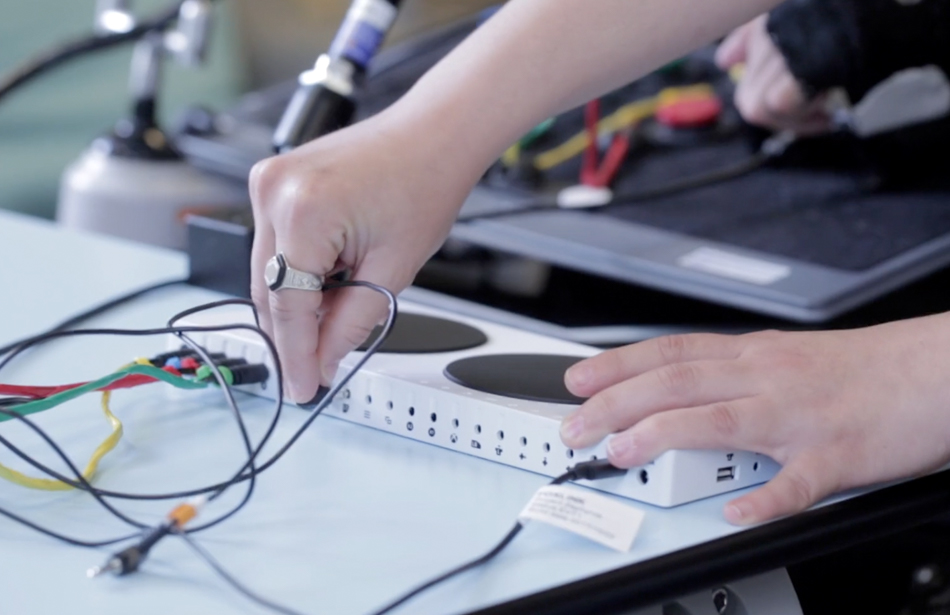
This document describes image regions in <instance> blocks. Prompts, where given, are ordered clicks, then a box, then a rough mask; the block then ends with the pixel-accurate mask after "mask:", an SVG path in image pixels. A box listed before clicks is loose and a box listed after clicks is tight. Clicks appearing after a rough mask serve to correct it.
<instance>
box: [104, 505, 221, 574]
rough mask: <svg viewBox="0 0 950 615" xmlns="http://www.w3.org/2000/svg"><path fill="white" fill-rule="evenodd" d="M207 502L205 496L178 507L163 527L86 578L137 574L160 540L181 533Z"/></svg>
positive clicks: (167, 518) (169, 515)
mask: <svg viewBox="0 0 950 615" xmlns="http://www.w3.org/2000/svg"><path fill="white" fill-rule="evenodd" d="M206 502H207V498H206V497H205V496H199V497H196V498H194V499H192V500H189V501H188V502H186V503H184V504H180V505H178V506H176V507H175V508H174V510H172V511H171V512H170V513H168V516H167V517H166V518H165V521H163V522H162V523H161V525H158V526H157V527H154V528H151V529H148V530H146V532H145V533H144V535H143V536H142V539H141V540H140V541H139V542H138V543H136V544H134V545H132V546H131V547H128V548H126V549H123V550H122V551H119V552H117V553H115V554H113V555H112V557H110V558H109V559H108V560H106V562H105V563H104V564H102V565H101V566H93V567H92V568H90V569H89V570H87V571H86V576H87V577H89V578H90V579H94V578H96V577H98V576H101V575H103V574H106V573H112V574H114V575H116V576H124V575H127V574H131V573H133V572H135V571H136V570H138V569H139V566H141V565H142V562H143V561H145V558H146V557H148V552H149V551H151V549H152V547H154V546H155V544H156V543H157V542H158V541H159V540H161V539H162V538H165V537H166V536H168V535H169V534H171V533H173V532H179V531H181V530H182V529H183V528H184V527H185V525H187V524H188V522H190V521H191V520H192V519H194V518H195V517H196V516H198V513H199V512H200V510H201V508H202V506H204V504H205V503H206Z"/></svg>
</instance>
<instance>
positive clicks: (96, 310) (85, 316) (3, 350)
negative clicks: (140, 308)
mask: <svg viewBox="0 0 950 615" xmlns="http://www.w3.org/2000/svg"><path fill="white" fill-rule="evenodd" d="M187 283H188V280H187V279H180V280H166V281H164V282H158V283H156V284H152V285H150V286H146V287H144V288H139V289H137V290H133V291H131V292H128V293H125V294H124V295H119V296H118V297H114V298H112V299H110V300H108V301H106V302H105V303H100V304H99V305H95V306H93V307H91V308H89V309H87V310H84V311H82V312H80V313H79V314H76V315H75V316H72V317H70V318H68V319H66V320H64V321H62V322H61V323H59V324H57V325H56V326H54V327H52V328H50V329H47V330H46V331H45V332H43V333H39V334H37V335H33V336H30V337H27V338H24V339H21V340H17V341H15V342H11V343H9V344H7V345H6V346H3V347H0V357H2V356H4V355H7V354H9V353H10V352H12V351H13V350H15V349H16V348H17V347H18V346H22V345H24V344H29V343H30V342H32V341H34V340H42V339H43V338H45V337H46V336H47V335H49V334H51V333H58V332H60V331H65V330H67V329H71V328H72V327H75V326H76V325H78V324H80V323H83V322H85V321H87V320H89V319H90V318H95V317H96V316H99V315H101V314H104V313H105V312H108V311H110V310H113V309H115V308H117V307H119V306H121V305H124V304H126V303H128V302H130V301H133V300H135V299H138V298H139V297H142V296H143V295H147V294H149V293H152V292H154V291H156V290H161V289H163V288H168V287H169V286H177V285H178V284H187Z"/></svg>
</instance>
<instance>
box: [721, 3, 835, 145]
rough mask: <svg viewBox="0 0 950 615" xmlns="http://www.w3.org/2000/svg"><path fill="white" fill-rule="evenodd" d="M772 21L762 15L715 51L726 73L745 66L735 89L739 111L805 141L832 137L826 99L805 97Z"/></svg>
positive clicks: (747, 116)
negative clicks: (773, 32) (775, 37)
mask: <svg viewBox="0 0 950 615" xmlns="http://www.w3.org/2000/svg"><path fill="white" fill-rule="evenodd" d="M767 19H768V17H767V16H766V15H762V16H761V17H757V18H756V19H754V20H752V21H750V22H749V23H747V24H745V25H744V26H740V27H739V28H737V29H736V30H735V31H733V33H732V34H730V35H729V36H728V37H727V38H726V40H725V41H723V43H722V45H720V46H719V49H718V51H717V52H716V63H717V64H718V65H719V67H720V68H722V69H723V70H728V69H729V68H732V67H733V66H735V65H736V64H740V63H745V69H744V71H743V75H742V77H741V78H740V79H739V83H738V85H737V86H736V94H735V104H736V108H737V109H739V113H741V114H742V117H743V118H744V119H745V120H746V121H747V122H749V123H750V124H755V125H757V126H762V127H763V128H770V129H773V130H789V131H791V132H793V133H795V134H796V135H800V136H809V135H816V134H821V133H823V132H828V131H829V130H830V129H831V119H830V117H829V115H828V112H827V111H826V106H827V96H826V95H824V94H820V95H818V96H816V97H814V98H812V99H809V98H808V97H807V96H806V95H805V91H804V89H803V88H802V86H801V84H800V83H799V82H798V81H797V80H796V79H795V77H794V76H793V75H792V73H791V72H790V71H789V70H788V65H787V64H786V63H785V57H784V56H783V55H782V52H781V51H779V49H778V48H777V47H776V46H775V43H773V42H772V37H771V36H769V33H768V31H767V30H766V21H767Z"/></svg>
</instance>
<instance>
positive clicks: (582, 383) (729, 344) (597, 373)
mask: <svg viewBox="0 0 950 615" xmlns="http://www.w3.org/2000/svg"><path fill="white" fill-rule="evenodd" d="M740 348H741V342H740V341H739V338H738V337H737V336H734V335H716V334H711V333H691V334H686V335H669V336H665V337H658V338H654V339H650V340H646V341H644V342H639V343H637V344H632V345H630V346H624V347H622V348H615V349H613V350H608V351H606V352H602V353H600V354H599V355H597V356H595V357H591V358H590V359H585V360H584V361H581V362H580V363H577V364H575V365H574V366H572V367H571V368H570V369H569V370H567V373H566V374H565V375H564V382H565V384H566V385H567V388H568V389H569V390H570V391H571V393H573V394H574V395H577V396H578V397H590V396H592V395H595V394H596V393H597V392H599V391H602V390H604V389H606V388H607V387H610V386H613V385H615V384H617V383H618V382H621V381H623V380H627V379H629V378H634V377H636V376H639V375H640V374H644V373H646V372H648V371H650V370H654V369H656V368H658V367H662V366H664V365H672V364H674V363H683V362H687V361H700V360H715V359H720V360H722V359H734V358H736V357H737V356H739V351H740Z"/></svg>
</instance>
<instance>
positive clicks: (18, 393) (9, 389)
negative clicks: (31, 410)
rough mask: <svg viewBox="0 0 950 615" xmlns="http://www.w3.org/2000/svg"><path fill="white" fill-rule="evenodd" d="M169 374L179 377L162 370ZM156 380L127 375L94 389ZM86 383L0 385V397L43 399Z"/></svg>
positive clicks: (166, 369) (148, 377) (130, 386)
mask: <svg viewBox="0 0 950 615" xmlns="http://www.w3.org/2000/svg"><path fill="white" fill-rule="evenodd" d="M162 369H164V370H165V371H166V372H168V373H169V374H172V375H173V376H179V377H180V376H181V372H179V371H178V370H177V369H175V368H174V367H164V368H162ZM156 381H157V379H156V378H154V377H152V376H146V375H145V374H129V375H128V376H124V377H122V378H120V379H119V380H116V381H115V382H113V383H112V384H110V385H107V386H104V387H102V388H99V389H96V390H97V391H115V390H117V389H131V388H133V387H137V386H142V385H143V384H150V383H152V382H156ZM85 384H88V382H77V383H75V384H61V385H58V386H27V385H17V384H0V395H11V396H15V397H29V398H31V399H43V398H45V397H49V396H51V395H56V394H57V393H62V392H64V391H68V390H70V389H75V388H76V387H81V386H83V385H85Z"/></svg>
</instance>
